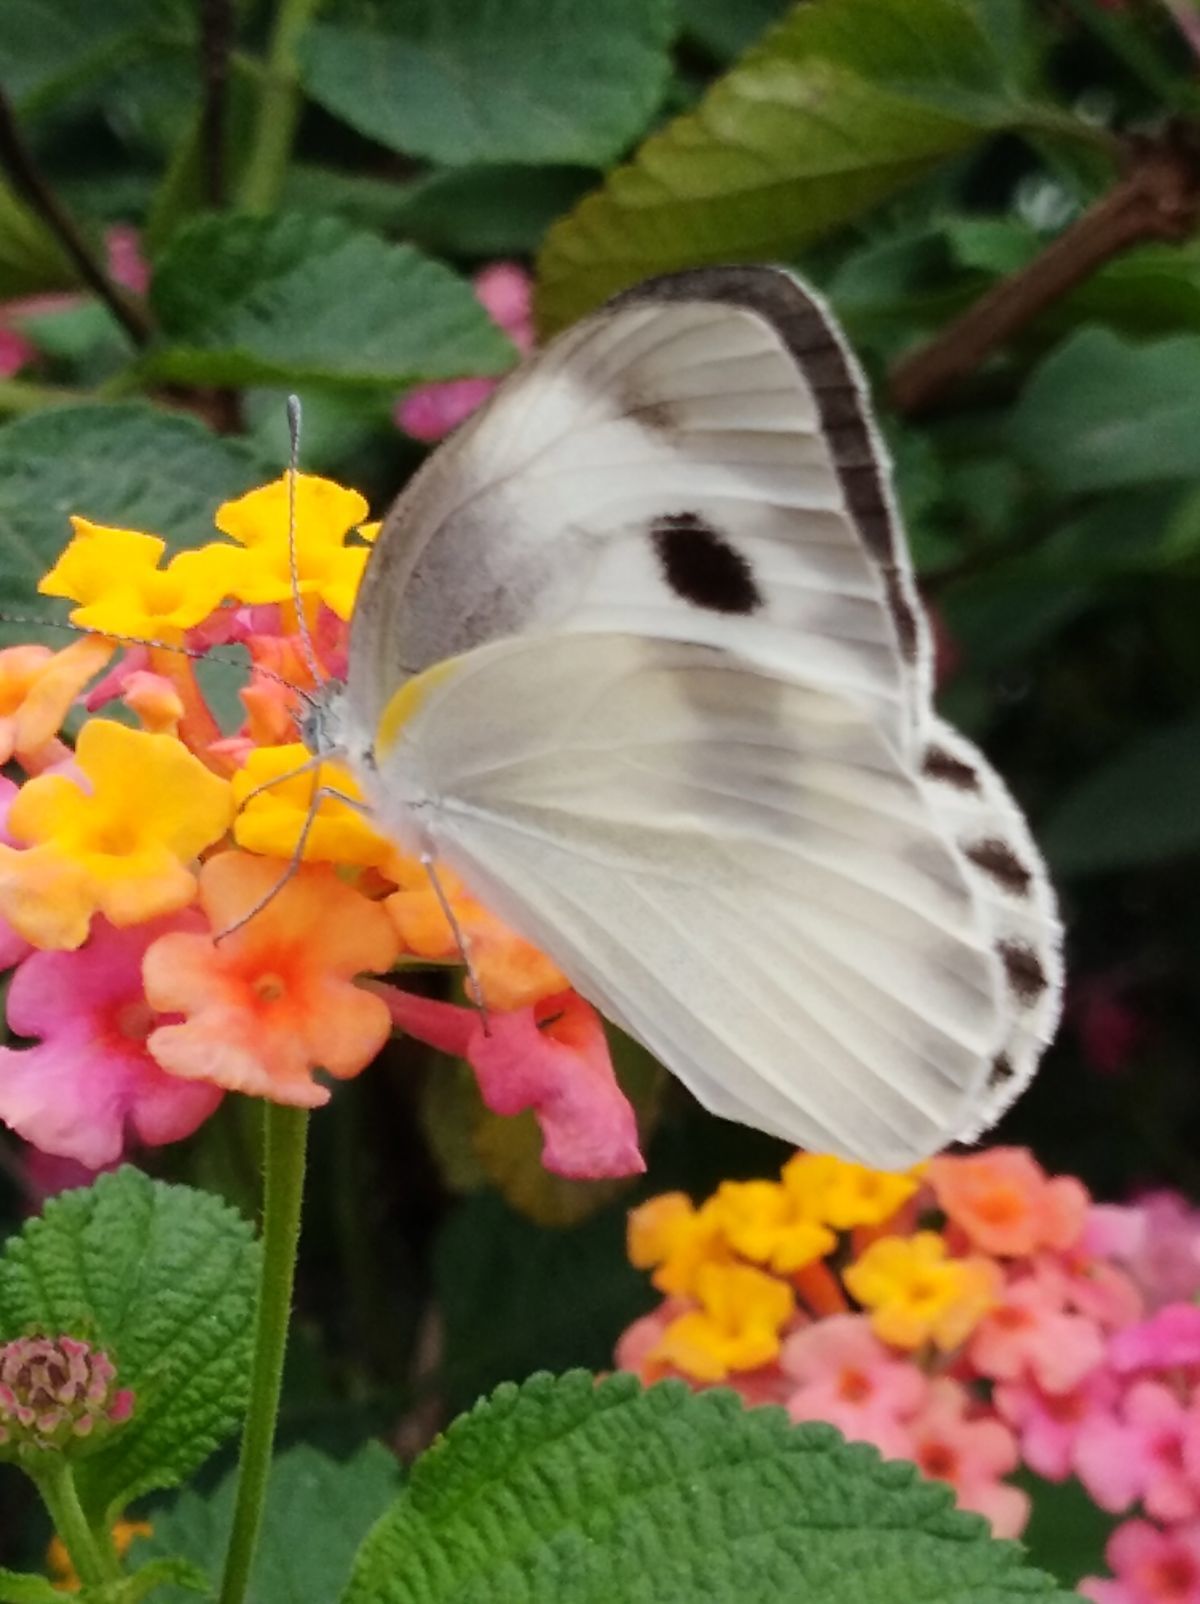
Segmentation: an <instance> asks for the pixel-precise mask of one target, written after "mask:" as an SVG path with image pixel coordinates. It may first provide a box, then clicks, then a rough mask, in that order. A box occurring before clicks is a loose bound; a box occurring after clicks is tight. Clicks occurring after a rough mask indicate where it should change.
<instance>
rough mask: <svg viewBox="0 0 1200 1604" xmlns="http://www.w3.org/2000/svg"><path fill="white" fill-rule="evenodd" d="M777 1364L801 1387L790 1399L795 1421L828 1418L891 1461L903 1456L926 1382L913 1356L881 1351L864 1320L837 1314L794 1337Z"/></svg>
mask: <svg viewBox="0 0 1200 1604" xmlns="http://www.w3.org/2000/svg"><path fill="white" fill-rule="evenodd" d="M780 1364H781V1366H782V1368H783V1370H784V1371H785V1373H786V1374H787V1375H789V1376H791V1377H792V1378H793V1380H794V1381H795V1382H797V1383H799V1385H798V1386H796V1387H795V1390H794V1391H793V1392H791V1393H790V1395H789V1396H788V1399H787V1410H788V1413H789V1414H790V1415H791V1417H792V1419H793V1420H827V1421H828V1422H829V1424H830V1425H832V1426H836V1427H837V1428H838V1430H839V1431H840V1432H841V1433H842V1434H843V1435H844V1436H846V1437H849V1438H850V1439H851V1440H852V1441H854V1442H869V1443H874V1445H875V1447H876V1448H878V1449H879V1452H880V1453H881V1454H884V1455H885V1456H886V1457H888V1458H891V1459H901V1458H904V1457H905V1456H906V1455H908V1453H909V1452H910V1448H911V1443H910V1438H909V1433H908V1430H907V1428H906V1425H905V1422H906V1421H908V1420H909V1419H911V1417H912V1416H913V1415H914V1414H916V1412H917V1410H918V1409H919V1408H920V1406H921V1404H922V1402H923V1401H924V1399H925V1394H926V1391H927V1388H928V1382H927V1381H926V1379H925V1376H924V1375H923V1373H922V1372H921V1371H920V1370H918V1369H917V1367H916V1365H915V1364H914V1363H913V1362H912V1360H911V1359H909V1358H898V1357H897V1356H896V1355H895V1354H894V1353H893V1352H892V1351H891V1350H890V1349H888V1348H885V1347H884V1345H883V1343H882V1342H880V1341H879V1339H878V1338H877V1337H876V1336H875V1335H874V1334H873V1332H872V1331H871V1323H870V1320H869V1319H868V1318H867V1316H866V1315H861V1314H843V1315H834V1316H833V1317H832V1318H830V1319H827V1320H820V1321H817V1322H816V1323H815V1324H813V1325H810V1326H805V1327H804V1328H803V1329H802V1330H800V1331H796V1332H794V1333H793V1334H792V1335H791V1336H790V1337H789V1338H788V1339H787V1341H786V1342H785V1343H784V1345H783V1353H782V1355H781V1356H780Z"/></svg>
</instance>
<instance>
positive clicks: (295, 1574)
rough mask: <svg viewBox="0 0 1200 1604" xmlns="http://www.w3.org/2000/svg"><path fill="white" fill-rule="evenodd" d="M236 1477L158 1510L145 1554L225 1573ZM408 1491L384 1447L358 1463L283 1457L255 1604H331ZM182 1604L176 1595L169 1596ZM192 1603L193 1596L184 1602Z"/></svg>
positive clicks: (275, 1469)
mask: <svg viewBox="0 0 1200 1604" xmlns="http://www.w3.org/2000/svg"><path fill="white" fill-rule="evenodd" d="M235 1481H236V1478H235V1476H234V1475H233V1474H232V1473H231V1474H230V1475H229V1476H227V1477H226V1478H225V1479H224V1480H223V1481H222V1482H221V1484H220V1485H219V1486H218V1487H217V1488H216V1490H215V1491H214V1492H211V1493H208V1494H201V1493H198V1492H195V1491H194V1490H193V1489H191V1488H188V1489H187V1490H186V1491H185V1492H182V1493H180V1495H179V1497H178V1498H177V1499H176V1500H175V1502H174V1503H173V1504H172V1505H171V1506H170V1507H169V1508H167V1509H165V1510H163V1509H157V1510H155V1511H154V1518H153V1526H154V1533H153V1536H152V1537H148V1538H144V1539H142V1540H140V1541H139V1542H138V1544H137V1546H136V1547H135V1548H134V1551H133V1558H134V1561H135V1563H136V1562H137V1561H138V1560H140V1559H141V1558H142V1557H143V1556H144V1555H148V1554H149V1555H159V1554H161V1555H172V1554H179V1555H183V1556H184V1558H186V1559H188V1560H190V1561H192V1562H193V1563H194V1564H196V1565H200V1566H203V1567H205V1568H207V1569H208V1570H209V1571H210V1572H216V1571H218V1570H219V1569H220V1565H221V1561H222V1558H223V1556H224V1553H225V1545H226V1543H227V1541H228V1538H229V1527H230V1523H231V1521H232V1518H233V1495H234V1489H235ZM399 1485H400V1468H399V1466H398V1465H397V1463H396V1460H395V1459H394V1458H393V1456H392V1455H391V1454H389V1453H388V1451H387V1449H386V1448H384V1447H383V1446H382V1445H381V1444H380V1443H367V1445H366V1446H365V1447H363V1448H360V1449H359V1450H358V1452H357V1453H356V1454H355V1455H354V1457H353V1459H350V1460H346V1461H344V1462H342V1461H338V1460H335V1459H330V1458H329V1457H328V1456H327V1455H325V1454H323V1453H320V1452H318V1450H317V1449H315V1448H310V1447H307V1446H302V1447H298V1448H292V1449H289V1450H288V1452H287V1453H285V1454H281V1455H280V1456H279V1458H278V1459H277V1460H276V1461H275V1464H274V1465H273V1466H272V1469H271V1484H270V1487H269V1489H268V1492H267V1505H266V1512H265V1515H264V1517H263V1532H262V1539H261V1541H260V1544H259V1549H258V1554H257V1557H256V1559H255V1562H254V1571H253V1574H252V1576H251V1578H250V1593H249V1599H248V1604H327V1601H329V1600H331V1599H334V1598H336V1597H337V1595H338V1592H339V1590H340V1589H341V1588H342V1587H344V1585H345V1583H346V1578H347V1577H348V1576H349V1574H350V1563H351V1561H352V1559H353V1558H354V1553H355V1550H356V1549H357V1547H358V1545H359V1543H360V1542H361V1541H362V1539H363V1538H364V1537H365V1536H366V1533H367V1532H368V1530H369V1529H370V1527H371V1526H372V1525H373V1524H374V1522H375V1520H376V1519H377V1518H378V1516H379V1515H380V1514H382V1512H383V1510H384V1509H385V1508H386V1507H387V1505H388V1503H389V1501H390V1500H391V1499H392V1498H393V1497H394V1496H395V1494H396V1490H397V1488H398V1487H399ZM162 1604H175V1595H167V1594H164V1595H162ZM178 1604H186V1595H184V1594H180V1595H178Z"/></svg>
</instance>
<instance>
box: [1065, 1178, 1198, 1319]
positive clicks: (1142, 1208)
mask: <svg viewBox="0 0 1200 1604" xmlns="http://www.w3.org/2000/svg"><path fill="white" fill-rule="evenodd" d="M1086 1240H1087V1242H1088V1245H1089V1247H1091V1250H1092V1251H1093V1252H1094V1253H1097V1254H1102V1255H1103V1256H1104V1257H1106V1258H1112V1259H1117V1260H1119V1261H1120V1262H1121V1263H1122V1264H1123V1265H1124V1266H1125V1267H1126V1269H1127V1270H1128V1271H1129V1274H1130V1275H1131V1276H1132V1278H1133V1280H1134V1281H1135V1282H1136V1284H1137V1286H1138V1287H1139V1288H1140V1289H1141V1292H1142V1294H1143V1296H1144V1298H1145V1301H1146V1306H1147V1308H1149V1309H1159V1308H1161V1307H1162V1306H1163V1305H1164V1304H1167V1303H1191V1302H1192V1301H1193V1300H1194V1299H1195V1298H1196V1296H1197V1294H1200V1209H1196V1208H1193V1207H1192V1205H1191V1204H1190V1203H1189V1202H1188V1200H1187V1198H1185V1197H1183V1196H1182V1195H1181V1194H1180V1193H1179V1192H1172V1191H1170V1190H1169V1189H1163V1190H1162V1191H1157V1192H1148V1193H1146V1195H1145V1196H1144V1197H1140V1198H1139V1199H1138V1200H1137V1202H1136V1203H1132V1204H1109V1205H1107V1206H1105V1205H1096V1206H1094V1207H1093V1209H1092V1212H1091V1217H1090V1219H1089V1222H1088V1230H1087V1237H1086Z"/></svg>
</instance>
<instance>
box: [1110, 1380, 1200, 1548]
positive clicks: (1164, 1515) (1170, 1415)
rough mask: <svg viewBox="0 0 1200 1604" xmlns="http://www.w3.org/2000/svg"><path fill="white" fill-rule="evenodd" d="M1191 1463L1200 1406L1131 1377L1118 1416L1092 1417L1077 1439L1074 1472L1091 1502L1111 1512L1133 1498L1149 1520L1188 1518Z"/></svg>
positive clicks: (1199, 1448)
mask: <svg viewBox="0 0 1200 1604" xmlns="http://www.w3.org/2000/svg"><path fill="white" fill-rule="evenodd" d="M1197 1464H1200V1410H1198V1409H1197V1408H1196V1406H1195V1404H1191V1405H1189V1404H1185V1403H1183V1402H1182V1401H1181V1400H1180V1399H1179V1398H1178V1397H1177V1395H1176V1394H1175V1393H1174V1392H1173V1391H1172V1390H1171V1389H1170V1387H1167V1386H1164V1385H1163V1384H1162V1383H1161V1382H1158V1381H1149V1380H1146V1381H1135V1382H1134V1383H1133V1385H1132V1386H1131V1387H1130V1388H1129V1390H1128V1392H1127V1393H1126V1394H1125V1397H1124V1399H1123V1401H1122V1404H1121V1409H1120V1415H1119V1418H1118V1419H1114V1420H1111V1421H1110V1422H1109V1423H1108V1425H1107V1426H1105V1424H1104V1423H1103V1422H1102V1421H1095V1422H1093V1424H1092V1425H1091V1426H1090V1427H1089V1429H1088V1431H1087V1432H1086V1433H1085V1434H1083V1436H1082V1437H1081V1441H1080V1477H1081V1479H1082V1480H1083V1481H1084V1483H1085V1485H1086V1486H1087V1488H1088V1490H1089V1491H1090V1492H1091V1493H1092V1496H1093V1497H1094V1498H1095V1500H1096V1502H1097V1503H1098V1504H1100V1506H1101V1507H1102V1508H1104V1509H1111V1510H1113V1511H1114V1513H1115V1512H1117V1511H1119V1510H1122V1509H1125V1508H1128V1506H1129V1504H1131V1503H1132V1502H1133V1500H1134V1499H1135V1498H1136V1499H1140V1500H1141V1503H1142V1506H1143V1508H1144V1509H1145V1511H1146V1513H1147V1514H1148V1515H1152V1516H1153V1517H1154V1519H1155V1520H1159V1521H1163V1522H1166V1523H1170V1524H1176V1523H1178V1522H1181V1521H1188V1520H1194V1519H1195V1518H1196V1517H1197V1516H1198V1515H1200V1483H1197V1481H1196V1479H1195V1476H1194V1475H1193V1474H1192V1472H1193V1469H1194V1467H1196V1465H1197ZM1122 1492H1125V1493H1126V1496H1125V1497H1124V1498H1120V1494H1121V1493H1122ZM1118 1500H1119V1501H1118Z"/></svg>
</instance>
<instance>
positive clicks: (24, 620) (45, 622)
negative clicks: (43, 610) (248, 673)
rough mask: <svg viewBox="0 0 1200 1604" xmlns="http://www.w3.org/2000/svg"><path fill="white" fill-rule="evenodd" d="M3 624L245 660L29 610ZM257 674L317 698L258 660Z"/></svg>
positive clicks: (228, 661) (203, 658)
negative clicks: (42, 614) (116, 633)
mask: <svg viewBox="0 0 1200 1604" xmlns="http://www.w3.org/2000/svg"><path fill="white" fill-rule="evenodd" d="M0 624H23V625H24V626H25V627H26V628H28V629H60V630H66V631H67V633H68V634H71V635H95V636H97V637H98V638H99V639H100V640H111V641H115V642H116V643H117V645H118V646H153V647H154V648H155V649H156V650H158V651H162V652H177V653H178V654H179V656H180V657H191V658H193V659H195V660H196V661H197V662H204V663H220V664H222V665H223V666H224V667H225V668H240V669H245V667H246V665H245V663H243V662H241V661H240V660H239V659H238V658H236V657H219V656H218V655H217V654H216V653H215V652H213V651H211V650H209V649H208V648H207V647H202V646H181V645H180V644H179V642H178V641H171V640H151V639H150V638H149V637H148V636H146V635H114V634H113V632H112V631H111V630H109V629H104V630H99V629H86V628H85V627H84V626H83V625H82V624H72V623H71V622H70V620H69V619H61V618H33V617H32V616H30V615H29V614H28V613H8V612H0ZM250 667H251V670H252V672H253V673H255V674H261V675H262V676H263V678H264V679H270V680H274V681H275V683H276V685H282V686H284V687H285V689H287V690H289V691H293V692H295V694H296V695H297V696H299V697H302V698H303V700H304V701H306V702H308V703H309V704H310V705H311V704H312V703H313V702H314V701H315V700H316V698H315V697H313V696H312V695H311V694H310V693H309V692H308V691H306V690H305V689H304V687H303V686H302V685H293V684H292V682H291V680H290V679H285V678H284V676H283V675H282V674H276V672H275V671H274V669H271V668H263V667H262V666H261V665H260V664H258V663H252V664H251V665H250Z"/></svg>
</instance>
